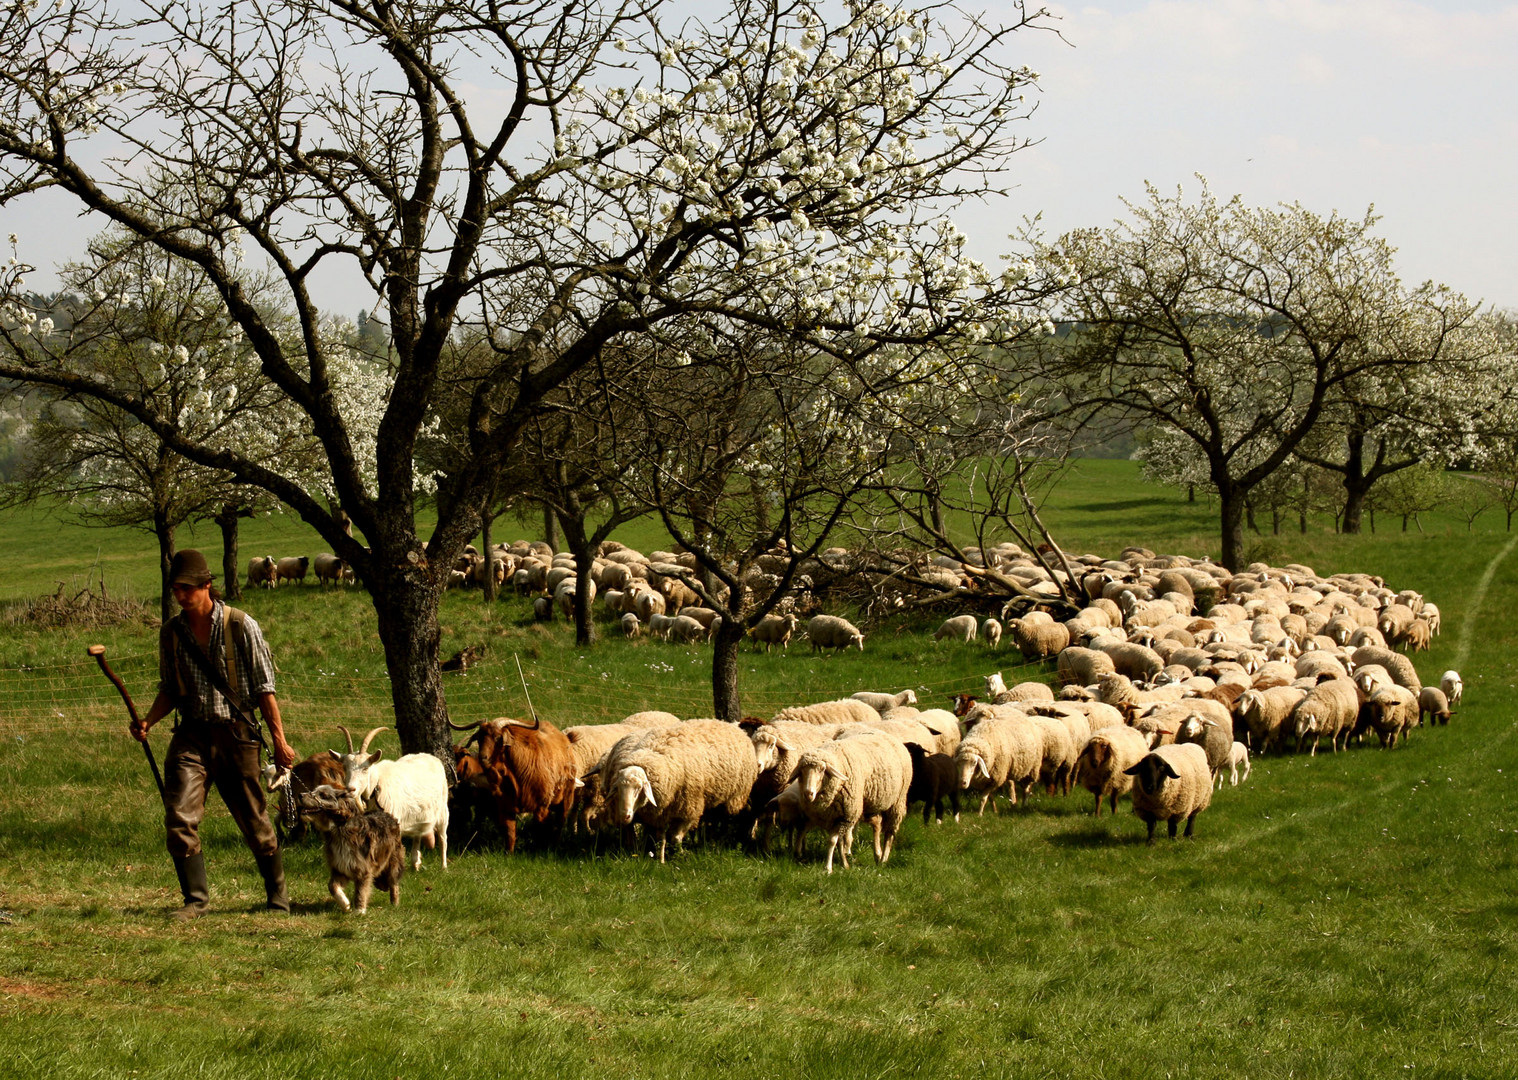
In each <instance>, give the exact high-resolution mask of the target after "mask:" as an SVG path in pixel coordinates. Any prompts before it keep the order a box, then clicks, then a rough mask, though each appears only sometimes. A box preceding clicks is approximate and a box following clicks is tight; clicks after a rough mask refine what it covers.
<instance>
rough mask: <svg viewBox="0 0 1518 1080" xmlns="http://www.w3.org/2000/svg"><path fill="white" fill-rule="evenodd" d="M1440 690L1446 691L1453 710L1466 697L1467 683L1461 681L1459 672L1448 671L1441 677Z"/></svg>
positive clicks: (1445, 693)
mask: <svg viewBox="0 0 1518 1080" xmlns="http://www.w3.org/2000/svg"><path fill="white" fill-rule="evenodd" d="M1439 689H1440V690H1443V691H1444V696H1445V697H1446V698H1448V699H1449V703H1450V707H1451V708H1454V707H1455V706H1456V705H1458V704H1460V699H1461V698H1462V697H1464V696H1465V683H1463V682H1462V681H1461V680H1460V673H1459V672H1458V671H1446V672H1445V673H1444V674H1443V675H1441V676H1439Z"/></svg>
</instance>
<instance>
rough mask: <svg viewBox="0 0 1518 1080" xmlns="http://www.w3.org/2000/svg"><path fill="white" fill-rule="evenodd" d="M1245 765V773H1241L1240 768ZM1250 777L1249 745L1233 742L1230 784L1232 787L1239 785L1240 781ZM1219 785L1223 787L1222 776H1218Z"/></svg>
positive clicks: (1229, 769) (1230, 752)
mask: <svg viewBox="0 0 1518 1080" xmlns="http://www.w3.org/2000/svg"><path fill="white" fill-rule="evenodd" d="M1240 766H1242V767H1243V770H1244V775H1242V776H1240V775H1239V768H1240ZM1248 779H1249V747H1247V746H1245V745H1244V744H1243V743H1241V742H1236V743H1234V744H1233V749H1232V750H1231V751H1229V754H1228V784H1229V786H1230V787H1238V786H1239V783H1240V781H1242V780H1248ZM1218 786H1219V787H1222V786H1223V783H1222V778H1221V777H1219V778H1218Z"/></svg>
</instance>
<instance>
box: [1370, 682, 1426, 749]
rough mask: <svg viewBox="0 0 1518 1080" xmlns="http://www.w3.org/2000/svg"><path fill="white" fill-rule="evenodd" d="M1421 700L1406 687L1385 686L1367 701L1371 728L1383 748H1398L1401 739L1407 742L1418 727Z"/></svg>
mask: <svg viewBox="0 0 1518 1080" xmlns="http://www.w3.org/2000/svg"><path fill="white" fill-rule="evenodd" d="M1435 692H1436V693H1437V692H1438V691H1435ZM1420 698H1421V695H1415V694H1413V692H1412V691H1411V690H1409V689H1408V688H1407V687H1405V686H1383V687H1381V688H1380V689H1379V690H1377V691H1376V692H1375V693H1374V694H1372V695H1371V696H1370V697H1369V698H1367V699H1366V702H1365V708H1366V711H1367V712H1369V713H1370V726H1371V727H1373V728H1375V729H1376V734H1377V735H1379V736H1380V738H1381V745H1382V746H1383V747H1393V746H1396V745H1397V739H1398V738H1399V737H1400V738H1401V739H1402V740H1403V741H1404V742H1405V741H1406V740H1407V733H1408V732H1409V731H1411V730H1412V729H1413V728H1415V727H1417V726H1418V721H1419V720H1420V719H1421V716H1422V714H1421V712H1420V711H1419V704H1420Z"/></svg>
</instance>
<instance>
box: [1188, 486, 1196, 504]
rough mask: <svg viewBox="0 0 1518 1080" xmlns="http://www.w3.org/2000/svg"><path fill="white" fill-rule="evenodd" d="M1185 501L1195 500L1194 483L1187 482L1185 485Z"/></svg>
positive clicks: (1192, 501)
mask: <svg viewBox="0 0 1518 1080" xmlns="http://www.w3.org/2000/svg"><path fill="white" fill-rule="evenodd" d="M1186 501H1187V502H1189V503H1194V502H1196V485H1195V484H1187V485H1186Z"/></svg>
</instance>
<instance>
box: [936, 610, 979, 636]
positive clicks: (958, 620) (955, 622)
mask: <svg viewBox="0 0 1518 1080" xmlns="http://www.w3.org/2000/svg"><path fill="white" fill-rule="evenodd" d="M979 625H980V624H979V620H977V619H976V618H975V616H974V615H955V616H954V617H953V618H952V619H945V620H944V621H943V625H942V626H940V627H939V628H938V629H937V630H935V631H934V632H933V640H934V641H942V640H943V639H944V638H952V639H954V640H955V641H974V640H975V634H976V631H977V629H978V628H979Z"/></svg>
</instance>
